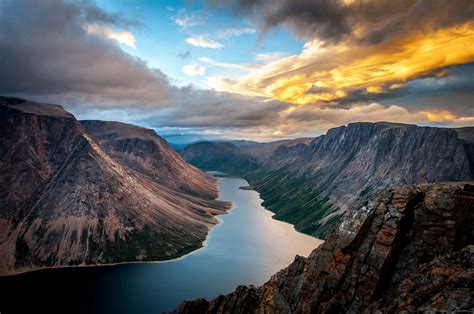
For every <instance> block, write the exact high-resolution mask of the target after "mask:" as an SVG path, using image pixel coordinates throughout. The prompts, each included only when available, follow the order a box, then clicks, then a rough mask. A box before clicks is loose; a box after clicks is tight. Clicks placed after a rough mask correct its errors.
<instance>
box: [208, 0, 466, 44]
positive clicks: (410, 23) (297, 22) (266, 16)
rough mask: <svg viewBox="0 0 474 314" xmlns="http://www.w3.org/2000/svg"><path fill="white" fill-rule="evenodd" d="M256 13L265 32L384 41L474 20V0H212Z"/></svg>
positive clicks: (210, 0)
mask: <svg viewBox="0 0 474 314" xmlns="http://www.w3.org/2000/svg"><path fill="white" fill-rule="evenodd" d="M208 3H210V4H211V5H213V6H219V7H222V6H224V7H229V8H231V9H232V11H233V12H237V13H239V14H244V15H248V16H250V17H252V18H253V19H254V20H255V21H256V22H257V23H258V24H259V25H260V26H261V29H262V31H263V32H265V31H267V30H269V29H271V28H273V27H275V26H277V25H285V26H288V27H289V28H290V29H292V30H293V31H295V33H296V34H297V35H299V36H301V37H305V38H307V39H313V38H319V39H322V40H325V41H327V42H338V41H341V40H355V41H357V42H365V43H371V44H373V43H380V42H382V41H385V40H387V39H390V38H393V37H394V36H398V35H401V34H403V35H407V34H409V33H412V32H423V31H427V30H433V29H438V28H442V27H448V26H452V25H456V24H460V23H464V22H466V21H471V20H473V16H474V1H472V0H450V1H444V0H397V1H393V0H378V1H342V0H341V1H334V0H269V1H250V0H208Z"/></svg>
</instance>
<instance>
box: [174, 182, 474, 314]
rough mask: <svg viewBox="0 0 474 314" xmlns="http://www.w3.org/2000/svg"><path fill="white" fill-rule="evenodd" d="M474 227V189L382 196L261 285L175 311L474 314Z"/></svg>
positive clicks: (435, 188) (457, 186)
mask: <svg viewBox="0 0 474 314" xmlns="http://www.w3.org/2000/svg"><path fill="white" fill-rule="evenodd" d="M473 224H474V185H472V183H470V184H468V183H441V184H432V185H418V186H409V187H402V188H398V189H395V190H389V191H386V192H381V193H379V196H378V197H377V198H376V199H373V200H371V201H369V202H367V203H366V204H364V205H363V206H361V207H359V208H354V209H349V210H348V211H347V212H346V213H345V215H344V216H343V218H342V219H341V221H340V223H339V224H338V225H337V227H336V228H335V229H334V231H333V232H332V233H331V235H330V236H329V237H328V239H327V241H326V242H325V243H324V244H323V245H321V246H320V247H319V248H318V249H316V250H315V251H313V253H312V254H311V255H310V256H309V257H308V258H304V257H296V259H295V261H294V262H293V263H292V264H291V265H290V266H289V267H288V268H286V269H283V270H282V271H280V272H279V273H277V274H276V275H274V276H273V277H272V278H271V279H270V280H269V281H268V282H267V283H265V284H264V285H263V286H262V287H259V288H256V287H245V286H240V287H238V288H237V290H236V291H235V292H233V293H231V294H228V295H226V296H220V297H218V298H216V299H214V300H212V301H206V300H203V299H201V300H197V301H194V302H183V303H182V304H181V305H180V307H179V308H178V309H177V310H176V313H311V312H315V313H338V312H362V311H368V312H374V311H376V310H381V311H383V312H385V311H391V312H393V311H395V312H399V311H417V310H448V311H450V310H472V309H473V308H474V292H473V291H474V289H473V285H474V267H473V266H474V245H473V244H474V233H473V230H474V229H473V227H474V226H473Z"/></svg>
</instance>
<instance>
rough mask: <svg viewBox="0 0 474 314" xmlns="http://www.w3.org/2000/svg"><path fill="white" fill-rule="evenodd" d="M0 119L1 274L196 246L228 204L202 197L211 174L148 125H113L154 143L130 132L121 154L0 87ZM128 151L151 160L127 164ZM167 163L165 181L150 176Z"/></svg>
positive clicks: (64, 117) (211, 185) (45, 107)
mask: <svg viewBox="0 0 474 314" xmlns="http://www.w3.org/2000/svg"><path fill="white" fill-rule="evenodd" d="M0 119H1V123H0V182H1V184H0V273H2V274H7V273H15V272H19V271H26V270H31V269H34V268H39V267H54V266H67V265H84V264H104V263H116V262H124V261H135V260H162V259H169V258H173V257H177V256H180V255H182V254H184V253H186V252H189V251H191V250H193V249H196V248H198V247H200V246H201V245H202V244H201V243H202V241H204V239H205V237H206V235H207V232H208V230H209V228H210V227H211V226H212V225H213V224H215V223H216V219H215V218H214V215H216V214H220V213H223V212H224V211H225V209H226V208H227V206H228V205H227V204H224V203H222V202H218V201H215V200H212V198H213V197H214V196H216V191H217V190H216V186H215V181H214V179H213V178H211V177H209V176H207V175H206V174H204V173H202V172H200V171H198V170H196V169H195V168H194V167H192V166H189V165H187V164H186V163H184V162H183V161H182V159H181V158H180V157H179V156H178V155H177V154H176V153H175V152H174V151H173V150H171V149H169V147H168V146H167V145H166V143H164V142H163V141H162V140H161V139H160V138H159V137H158V136H157V135H156V134H154V133H153V132H152V131H150V130H146V129H143V128H136V127H132V126H126V125H120V126H121V128H118V129H119V131H117V132H116V133H114V134H121V137H122V138H127V137H128V138H135V137H138V135H140V134H142V133H143V134H150V135H149V136H150V137H151V138H153V140H150V142H152V143H154V144H155V146H153V145H151V144H150V146H149V147H148V148H149V150H148V151H147V150H145V149H144V148H143V146H142V145H141V144H142V143H140V142H139V141H138V140H137V141H138V142H139V143H138V144H137V145H136V146H129V147H128V148H127V149H128V150H127V154H125V153H124V154H123V155H121V154H120V153H116V154H115V153H114V151H113V149H112V148H110V147H108V146H107V145H106V144H104V146H105V147H106V148H105V149H104V148H103V147H102V146H101V145H100V144H99V142H98V141H96V140H95V139H94V137H93V136H92V135H90V134H89V133H87V132H86V131H85V130H84V128H83V127H82V125H81V124H80V123H79V122H78V121H77V120H76V119H75V118H74V117H73V116H72V115H71V114H69V113H67V112H66V111H64V110H63V109H62V107H60V106H57V105H49V104H38V103H33V102H30V101H26V100H22V99H17V98H6V97H2V98H0ZM97 133H100V132H98V131H97ZM103 133H106V132H105V131H103ZM103 133H102V134H103ZM112 133H113V132H112ZM143 134H142V135H141V136H144V135H143ZM139 138H141V137H139ZM132 142H133V141H132ZM120 145H121V144H120V142H119V144H118V147H119V148H120V147H121V146H120ZM135 155H139V156H141V158H143V159H144V160H146V161H147V162H149V164H147V167H149V168H148V169H154V167H155V166H154V165H155V164H159V165H160V167H157V170H156V172H151V171H150V173H148V172H147V168H145V167H143V168H140V169H137V168H136V167H134V163H133V162H134V161H135V159H134V158H135V157H134V156H135ZM157 156H161V158H159V157H157ZM155 158H156V160H154V159H155ZM170 163H176V165H177V168H178V170H176V172H175V173H173V175H174V176H175V177H174V179H175V180H174V181H173V182H170V181H167V180H166V179H165V180H163V179H160V178H158V176H159V175H164V176H165V175H169V173H170V172H171V171H172V168H173V164H170ZM145 164H146V163H145ZM165 182H166V184H165ZM181 182H188V184H181ZM199 182H201V184H202V185H199V184H198V183H199ZM187 191H189V192H192V193H187ZM198 196H200V197H198ZM201 196H204V197H201Z"/></svg>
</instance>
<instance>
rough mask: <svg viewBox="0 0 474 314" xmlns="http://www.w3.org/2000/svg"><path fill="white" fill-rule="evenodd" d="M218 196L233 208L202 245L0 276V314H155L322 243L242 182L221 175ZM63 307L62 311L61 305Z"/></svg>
mask: <svg viewBox="0 0 474 314" xmlns="http://www.w3.org/2000/svg"><path fill="white" fill-rule="evenodd" d="M219 181H220V182H219V187H220V199H222V200H226V201H231V202H232V203H233V204H234V207H233V208H232V210H231V211H230V213H229V214H227V215H222V216H220V217H219V219H220V221H221V223H220V224H219V225H217V226H216V227H214V228H213V229H212V231H211V233H210V235H209V237H208V239H207V241H206V243H205V247H204V248H202V249H200V250H198V251H195V252H193V253H191V254H189V255H187V256H185V257H183V258H180V259H177V260H173V261H169V262H163V263H136V264H123V265H115V266H103V267H82V268H63V269H49V270H41V271H36V272H30V273H26V274H21V275H17V276H10V277H3V278H2V277H0V312H1V313H2V314H3V313H9V312H12V310H15V312H17V311H18V312H19V310H20V309H21V308H22V307H28V308H31V307H32V306H33V307H34V308H36V309H37V310H38V311H40V312H43V311H42V310H48V311H49V312H53V311H54V312H56V311H61V312H64V313H70V312H74V311H78V312H83V313H161V312H165V311H169V310H172V309H173V308H175V307H176V306H177V305H178V304H179V302H180V301H181V300H183V299H187V300H190V299H196V298H213V297H216V296H218V295H220V294H225V293H229V292H231V291H233V290H234V289H235V288H236V287H237V286H238V285H242V284H245V285H249V284H253V285H260V284H262V283H264V282H265V281H267V280H268V279H269V278H270V276H271V275H272V274H274V273H275V272H277V271H278V270H280V269H281V268H283V267H285V266H287V265H288V264H289V263H290V262H291V261H292V260H293V259H294V257H295V255H296V254H299V255H304V256H307V255H308V254H309V253H310V252H311V251H312V250H313V249H314V248H315V247H317V246H318V245H319V244H320V243H321V242H322V241H320V240H318V239H315V238H313V237H310V236H307V235H304V234H301V233H299V232H296V231H295V230H294V228H293V226H292V225H290V224H287V223H284V222H280V221H277V220H273V219H272V218H271V216H272V213H271V212H269V211H267V210H265V209H264V208H263V207H262V206H260V204H261V202H262V200H261V199H260V197H259V195H258V193H257V192H255V191H249V190H240V189H239V187H240V186H246V185H247V182H246V181H245V180H244V179H240V178H220V179H219ZM64 302H65V303H66V304H69V305H68V306H67V307H64V306H63V305H62V304H64Z"/></svg>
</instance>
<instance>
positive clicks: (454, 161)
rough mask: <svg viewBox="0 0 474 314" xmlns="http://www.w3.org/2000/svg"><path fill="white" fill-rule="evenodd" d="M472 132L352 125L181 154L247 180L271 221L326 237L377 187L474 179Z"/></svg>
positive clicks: (198, 146) (197, 146)
mask: <svg viewBox="0 0 474 314" xmlns="http://www.w3.org/2000/svg"><path fill="white" fill-rule="evenodd" d="M473 130H474V128H461V129H444V128H434V127H419V126H416V125H407V124H396V123H389V122H380V123H351V124H349V125H348V126H342V127H338V128H334V129H331V130H329V131H328V132H327V133H326V134H325V135H321V136H319V137H317V138H314V139H312V140H310V139H301V140H293V141H287V142H275V143H265V144H254V145H249V146H245V147H237V146H235V145H232V144H231V143H228V144H227V145H225V144H224V143H219V144H215V143H207V144H192V145H189V146H188V147H186V148H185V149H183V150H181V151H180V154H181V155H182V156H183V157H184V158H185V159H186V160H187V161H189V162H190V163H191V164H194V165H196V166H198V167H200V168H202V169H206V170H219V171H223V172H226V173H229V174H233V175H240V176H243V177H245V178H246V179H247V180H248V181H249V182H250V184H251V185H252V186H253V187H254V188H255V189H256V190H257V191H258V192H260V194H261V197H262V198H263V199H264V206H265V207H266V208H268V209H270V210H272V211H274V212H275V213H276V215H275V218H277V219H281V220H284V221H288V222H290V223H292V224H294V225H295V227H296V229H298V230H299V231H302V232H305V233H308V234H312V235H314V236H318V237H322V238H324V237H325V235H326V234H327V232H328V230H329V229H330V228H332V226H334V225H335V224H336V222H337V221H338V219H339V217H340V216H341V214H342V213H343V212H344V211H345V210H347V209H348V206H349V204H357V203H359V202H363V201H364V200H366V199H367V198H368V197H370V196H371V195H372V194H374V193H376V192H377V191H379V190H381V189H385V188H390V187H396V186H402V185H407V184H414V183H434V182H445V181H464V180H472V179H473V178H474V144H473V142H474V141H473V138H474V137H473V133H474V132H473ZM242 164H244V165H245V167H243V166H242Z"/></svg>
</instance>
